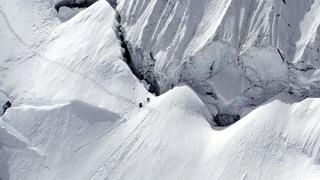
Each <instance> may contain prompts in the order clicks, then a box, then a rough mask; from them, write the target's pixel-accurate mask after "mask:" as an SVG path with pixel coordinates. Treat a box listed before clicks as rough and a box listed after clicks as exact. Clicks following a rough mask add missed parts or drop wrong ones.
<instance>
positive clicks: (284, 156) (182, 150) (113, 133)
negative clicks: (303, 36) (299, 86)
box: [0, 87, 320, 180]
mask: <svg viewBox="0 0 320 180" xmlns="http://www.w3.org/2000/svg"><path fill="white" fill-rule="evenodd" d="M279 97H281V98H279V99H277V98H276V99H275V100H272V101H271V102H269V103H267V104H265V105H262V106H261V107H259V108H257V109H256V110H254V111H253V112H251V113H249V114H248V115H247V116H245V117H244V118H242V120H241V121H240V122H238V123H236V124H234V125H233V126H231V127H230V128H228V129H212V128H211V126H210V124H209V123H208V122H207V118H208V116H210V112H209V111H208V110H207V109H206V105H205V104H204V103H203V102H202V100H201V99H200V98H199V97H198V96H197V95H196V94H195V93H194V92H193V91H192V90H191V89H190V88H188V87H179V88H174V89H173V90H171V91H169V92H167V93H165V94H163V95H162V96H160V97H153V98H152V99H151V102H150V103H149V104H145V106H144V108H143V109H141V110H133V111H136V114H132V116H130V117H129V118H128V119H123V118H122V117H120V116H119V115H118V114H116V113H113V112H110V111H108V110H106V109H101V108H98V107H95V106H93V105H89V104H86V103H83V102H79V101H76V102H70V103H64V104H55V105H43V106H33V105H20V106H19V107H15V108H12V109H10V110H8V113H7V114H6V115H5V116H4V117H3V118H2V120H1V121H0V122H1V129H0V142H1V144H2V146H3V150H2V151H3V153H1V154H0V160H2V159H3V160H5V161H0V162H2V166H4V167H7V168H6V174H8V175H9V177H10V179H19V177H22V176H23V177H24V179H26V180H28V179H30V180H31V179H32V180H37V179H39V180H40V179H113V180H118V179H122V180H124V179H130V180H131V179H140V180H144V179H145V180H147V179H154V180H157V179H159V180H162V179H195V180H196V179H203V180H206V179H208V180H209V179H211V180H212V179H217V180H218V179H219V180H233V179H239V178H240V179H241V178H242V179H247V180H256V179H259V180H264V179H265V180H267V179H279V180H281V179H283V180H286V179H297V180H300V179H319V178H320V171H319V169H318V162H319V152H318V145H319V143H320V142H319V138H318V137H319V136H318V135H319V128H318V127H320V126H319V125H318V124H319V123H318V119H317V118H316V117H318V115H319V113H320V111H319V108H318V106H319V105H320V101H319V100H318V99H307V100H304V101H302V102H293V101H292V100H290V98H283V96H279ZM9 137H10V138H11V139H10V138H9ZM8 142H9V144H8ZM10 144H11V145H10ZM12 144H13V145H12ZM19 144H20V145H19ZM2 171H4V170H2ZM0 172H1V171H0ZM48 177H50V178H48Z"/></svg>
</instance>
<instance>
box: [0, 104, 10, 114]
mask: <svg viewBox="0 0 320 180" xmlns="http://www.w3.org/2000/svg"><path fill="white" fill-rule="evenodd" d="M10 107H11V102H10V101H7V102H6V103H5V104H4V105H3V106H2V114H1V115H3V114H4V113H5V112H6V111H7V109H9V108H10Z"/></svg>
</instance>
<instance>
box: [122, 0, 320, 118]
mask: <svg viewBox="0 0 320 180" xmlns="http://www.w3.org/2000/svg"><path fill="white" fill-rule="evenodd" d="M117 9H118V11H119V13H120V15H121V18H122V26H123V29H124V32H125V33H124V36H125V39H126V41H127V42H128V47H129V48H130V51H131V55H132V57H133V58H132V59H133V64H134V65H135V68H136V69H137V70H138V71H139V72H140V73H141V74H145V78H149V82H155V83H156V84H157V85H159V91H160V92H161V93H163V92H166V91H167V90H168V89H171V88H172V87H173V86H176V85H179V84H188V85H189V86H191V87H192V88H193V89H194V90H195V91H196V92H197V93H198V95H200V97H201V98H202V99H203V100H204V101H205V102H206V104H207V105H208V106H209V107H210V109H211V111H212V113H213V114H217V113H219V114H232V115H235V114H241V113H243V111H244V109H248V108H249V109H250V108H254V107H256V106H257V105H260V104H261V103H263V102H265V101H266V100H268V99H270V98H271V97H273V96H274V95H275V94H278V93H279V92H282V91H289V92H290V94H292V95H294V96H297V97H302V98H306V97H310V96H313V97H315V96H319V95H320V90H319V88H316V87H319V85H320V74H319V72H320V71H319V69H320V38H319V34H320V26H319V24H320V19H319V18H316V17H319V15H320V2H319V1H314V0H306V1H301V0H292V1H289V2H287V1H279V0H262V1H260V0H259V1H258V0H248V1H240V0H204V1H198V0H187V1H185V0H150V1H144V0H120V1H119V6H118V7H117Z"/></svg>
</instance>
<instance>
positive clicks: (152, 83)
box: [116, 13, 160, 96]
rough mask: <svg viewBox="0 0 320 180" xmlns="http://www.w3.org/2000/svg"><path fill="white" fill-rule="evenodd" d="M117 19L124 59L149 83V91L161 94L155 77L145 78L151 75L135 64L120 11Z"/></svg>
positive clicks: (138, 75) (118, 34)
mask: <svg viewBox="0 0 320 180" xmlns="http://www.w3.org/2000/svg"><path fill="white" fill-rule="evenodd" d="M116 20H117V22H118V24H117V25H116V34H117V37H118V39H119V40H120V43H121V48H122V49H123V51H122V55H123V59H124V61H125V62H126V63H127V65H128V66H129V68H130V70H131V72H132V73H133V74H134V75H135V76H136V77H137V78H138V79H139V80H143V81H145V82H146V83H148V85H149V88H148V91H149V92H150V93H152V94H155V95H157V96H158V95H160V88H159V85H158V83H157V81H156V80H155V79H150V78H145V77H146V76H149V75H148V74H144V73H142V72H140V71H139V70H138V68H136V66H135V65H134V62H133V60H132V55H131V51H130V46H129V45H128V42H127V41H126V39H125V37H124V33H123V28H122V26H121V16H120V14H119V13H116ZM141 60H143V59H141Z"/></svg>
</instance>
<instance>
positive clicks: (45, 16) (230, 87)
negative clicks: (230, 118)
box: [0, 0, 320, 180]
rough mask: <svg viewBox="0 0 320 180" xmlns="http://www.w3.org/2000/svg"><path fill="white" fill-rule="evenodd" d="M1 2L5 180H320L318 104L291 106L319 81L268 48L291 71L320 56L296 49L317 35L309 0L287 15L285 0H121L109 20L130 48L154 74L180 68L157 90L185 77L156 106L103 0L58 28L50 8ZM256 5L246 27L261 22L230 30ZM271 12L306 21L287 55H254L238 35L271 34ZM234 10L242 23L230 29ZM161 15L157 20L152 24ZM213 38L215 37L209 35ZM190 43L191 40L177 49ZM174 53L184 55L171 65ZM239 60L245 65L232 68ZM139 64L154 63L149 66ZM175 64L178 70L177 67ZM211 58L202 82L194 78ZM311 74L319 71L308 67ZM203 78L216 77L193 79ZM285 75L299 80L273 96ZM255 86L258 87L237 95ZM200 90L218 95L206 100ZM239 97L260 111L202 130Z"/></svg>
mask: <svg viewBox="0 0 320 180" xmlns="http://www.w3.org/2000/svg"><path fill="white" fill-rule="evenodd" d="M0 1H1V3H0V40H1V45H2V46H1V47H0V75H1V78H0V103H1V104H0V105H2V104H3V103H4V102H5V101H7V100H10V101H11V102H12V104H13V107H12V108H9V109H8V110H7V112H6V113H5V114H4V116H2V117H1V118H0V177H1V178H2V179H3V180H20V179H24V180H47V179H48V180H56V179H59V180H60V179H61V180H73V179H77V180H78V179H81V180H82V179H83V180H88V179H92V180H93V179H97V180H100V179H110V180H151V179H152V180H171V179H172V180H178V179H185V180H188V179H190V180H199V179H201V180H207V179H208V180H209V179H210V180H264V179H265V180H270V179H277V180H288V179H293V180H302V179H303V180H318V179H320V166H319V163H320V138H319V137H320V121H319V117H320V109H319V107H320V99H319V98H307V99H304V100H302V101H297V100H296V98H295V94H296V95H297V93H298V92H301V93H306V94H308V93H309V94H310V96H311V95H314V94H313V93H314V92H316V91H317V89H319V86H316V85H317V84H314V86H312V87H314V88H315V89H312V88H309V86H310V83H309V82H311V81H317V80H318V75H317V73H319V72H318V70H317V69H316V70H313V71H312V72H306V73H301V74H300V73H297V72H296V71H294V72H293V70H290V68H288V66H287V65H286V63H284V62H282V59H281V58H279V54H277V51H276V47H277V46H270V44H269V42H270V41H271V42H272V43H275V44H277V45H279V47H280V48H281V51H282V52H283V54H285V55H286V60H287V61H288V62H292V63H295V64H296V65H298V64H299V63H298V62H299V61H300V58H301V57H307V56H308V57H310V58H312V57H319V55H317V54H312V53H311V51H310V49H308V48H306V47H307V46H306V44H313V45H314V46H313V45H312V47H315V46H316V45H317V42H319V41H317V40H318V32H316V31H313V30H314V29H312V28H318V26H319V22H317V20H318V17H319V16H318V11H317V9H319V8H318V7H319V6H318V5H319V2H318V1H317V0H314V1H303V2H304V3H303V4H304V5H306V7H305V6H302V5H301V3H299V2H302V1H298V0H296V1H290V2H289V1H287V6H290V7H291V6H292V7H294V8H296V9H294V8H292V7H291V8H290V9H289V8H288V9H289V10H283V9H284V5H283V4H278V6H273V5H274V4H273V3H275V1H270V2H269V1H257V2H256V1H235V0H228V1H227V0H223V1H216V0H207V1H196V0H188V1H170V0H169V1H163V0H158V1H155V0H150V1H147V0H144V1H142V0H136V1H135V0H120V1H119V5H118V7H117V11H119V12H120V14H122V15H121V17H122V22H121V23H123V29H124V30H125V31H126V38H127V39H128V40H129V42H130V44H131V45H132V47H131V48H132V50H133V49H134V48H136V47H135V46H136V45H137V44H139V46H140V45H141V46H140V48H141V49H140V50H141V51H146V52H147V53H146V54H149V50H150V48H154V47H155V46H157V48H156V49H157V50H155V51H153V50H152V54H153V56H154V58H156V64H155V67H154V68H155V69H158V70H161V71H162V69H163V67H166V69H167V70H169V69H170V71H167V72H170V73H173V72H176V73H178V74H176V75H174V76H171V75H170V73H168V74H166V75H165V76H163V79H162V80H163V82H165V81H168V82H165V83H168V84H171V83H172V82H175V81H174V80H172V79H171V78H177V77H182V78H184V79H185V80H188V82H184V83H181V84H187V85H180V86H177V87H175V88H173V89H171V90H168V91H167V92H165V91H163V92H165V93H163V94H162V95H161V96H158V97H155V96H153V95H152V94H150V93H149V92H148V91H147V90H146V89H145V88H144V85H143V84H142V83H141V82H140V81H139V80H138V79H137V78H136V77H135V76H134V75H133V73H132V72H131V71H130V68H129V67H128V65H127V64H126V63H125V62H124V61H123V57H122V51H123V49H121V46H120V42H119V40H118V39H117V36H116V32H115V31H116V26H117V25H118V22H117V21H116V18H115V15H116V12H115V10H114V9H112V8H111V6H110V5H109V4H108V3H107V2H106V1H104V0H100V1H98V2H96V3H95V4H94V5H92V6H90V7H89V8H87V9H84V10H82V11H80V12H78V13H75V14H74V15H73V17H71V19H69V18H70V17H68V18H67V19H61V14H57V13H56V12H55V10H54V8H53V7H54V3H55V1H53V0H52V1H50V0H37V1H35V0H32V1H31V0H30V1H20V0H19V1H18V0H10V1H8V0H0ZM165 2H166V3H165ZM249 2H251V4H250V3H249ZM258 2H259V3H258ZM279 3H282V1H279ZM248 5H250V6H249V7H251V8H249V10H247V8H248ZM299 5H300V6H299ZM255 6H257V7H259V8H258V10H256V11H257V12H259V13H257V14H255V15H254V16H253V17H254V18H255V20H253V19H252V20H251V19H250V18H249V19H250V21H252V22H253V23H257V25H255V26H249V25H248V26H247V25H246V27H247V28H248V29H253V30H252V31H251V30H250V31H247V30H239V29H238V30H237V29H235V27H239V28H240V27H242V26H239V24H238V25H234V23H233V22H237V23H239V22H241V23H248V22H250V21H249V20H248V17H247V15H245V14H246V13H249V12H251V13H252V11H251V10H252V9H255V8H257V7H255ZM272 6H273V7H274V8H275V9H278V8H280V9H279V10H274V11H276V12H278V11H281V12H286V13H292V14H290V15H291V16H292V17H291V16H290V17H288V18H289V19H295V18H298V17H299V18H300V19H303V20H301V25H303V24H304V25H305V26H308V27H309V26H310V28H311V29H310V28H309V29H303V31H301V33H302V37H301V38H300V39H295V40H296V42H297V44H299V46H297V48H296V49H295V50H294V51H297V52H293V51H292V49H291V50H290V48H287V49H286V42H285V41H284V40H283V39H282V38H284V37H283V36H282V35H281V36H280V35H279V36H268V38H262V39H261V41H259V42H261V43H262V44H263V45H264V46H265V47H264V48H262V47H261V46H260V45H261V44H260V45H257V46H252V44H251V43H252V42H251V41H250V40H252V41H253V40H256V38H253V39H250V38H244V39H242V37H244V36H243V35H242V33H245V34H247V35H246V36H248V37H251V36H252V37H253V36H254V37H258V36H255V35H257V34H255V33H257V32H264V31H263V30H266V31H269V30H270V31H271V29H272V28H271V27H269V26H268V23H267V22H269V20H268V18H270V16H269V15H270V14H269V13H270V12H271V11H272ZM307 6H310V8H309V9H308V8H307ZM151 7H152V8H151ZM186 7H187V9H186ZM240 7H242V8H240ZM196 8H200V10H195V9H196ZM201 8H202V9H201ZM297 8H298V9H297ZM299 8H300V9H299ZM127 11H128V12H127ZM238 11H239V12H238ZM125 12H127V14H126V15H125ZM233 12H234V13H236V15H238V14H237V13H240V14H243V16H237V18H239V19H238V20H235V21H233V19H232V18H230V17H236V15H233ZM294 12H295V13H294ZM131 13H132V14H134V15H135V16H131V15H132V14H131ZM149 13H151V14H153V15H150V14H149ZM190 13H191V14H190ZM260 13H261V14H260ZM263 13H265V14H263ZM159 14H162V15H161V17H163V18H161V19H158V18H160V16H159ZM226 14H229V15H228V16H227V15H226ZM282 16H283V15H282ZM179 17H180V18H181V17H182V20H181V19H179ZM250 17H251V16H250ZM253 17H251V18H253ZM130 18H132V19H133V20H132V21H129V20H128V19H130ZM150 18H151V19H150ZM153 18H154V19H153ZM176 18H178V19H176ZM189 18H191V19H192V21H191V20H188V19H189ZM174 19H176V20H174ZM241 19H242V20H241ZM243 19H246V20H243ZM257 19H258V20H257ZM259 19H262V20H261V21H260V20H259ZM311 19H313V21H311ZM171 20H172V21H171ZM180 20H181V23H180V24H179V23H177V22H178V21H179V22H180ZM213 21H214V22H213ZM216 22H219V23H220V22H224V23H221V24H218V23H216ZM259 22H260V24H259ZM272 22H273V21H272ZM193 23H198V24H202V25H197V26H195V25H194V24H193ZM237 23H236V24H237ZM299 23H300V22H299ZM227 25H228V26H227ZM229 25H234V26H231V27H229ZM184 26H186V27H184ZM281 26H282V25H281ZM283 26H284V25H283ZM291 26H292V28H299V26H298V25H297V24H294V23H292V25H291ZM147 27H149V28H155V27H157V28H156V29H157V33H154V34H152V33H147V32H148V31H149V30H148V28H147ZM169 27H170V28H169ZM192 27H193V28H192ZM139 28H140V29H139ZM141 28H142V29H141ZM171 28H172V30H170V29H171ZM190 28H191V29H190ZM255 28H259V30H256V29H255ZM268 28H271V29H268ZM174 29H175V30H174ZM177 29H178V30H177ZM240 29H241V28H240ZM280 29H282V28H280ZM273 30H274V29H273ZM278 30H279V29H278ZM282 30H283V29H282ZM229 31H235V32H229ZM305 31H308V32H305ZM309 31H310V32H309ZM172 32H177V33H178V34H179V33H180V35H178V34H172ZM212 32H219V33H218V34H219V36H218V40H217V38H215V37H214V36H213V35H212V34H211V33H212ZM292 32H300V31H292ZM184 33H186V34H184ZM188 33H191V34H192V35H188ZM193 33H194V34H193ZM234 33H236V34H238V35H235V34H234ZM277 33H279V34H281V32H277ZM240 34H241V35H240ZM151 35H152V36H151ZM222 37H223V38H222ZM275 37H277V38H278V39H277V38H276V39H274V38H275ZM144 38H145V39H144ZM150 38H151V41H150ZM186 38H187V39H188V38H190V39H189V40H187V41H188V43H184V42H183V41H184V39H186ZM228 38H229V40H228ZM230 38H231V39H232V40H231V39H230ZM197 39H200V40H197ZM147 40H149V43H151V44H148V46H147V44H145V42H147ZM171 41H174V42H181V43H182V42H183V43H182V44H181V43H172V42H171ZM189 41H190V42H189ZM231 41H232V42H234V43H235V44H237V43H240V42H241V43H240V44H241V48H240V49H241V50H240V51H239V49H238V48H230V47H232V46H234V45H235V44H232V43H231V45H230V42H231ZM134 43H136V44H134ZM282 43H284V44H282ZM152 44H153V45H152ZM275 44H273V45H275ZM318 45H319V43H318ZM139 46H137V47H139ZM148 48H149V49H148ZM138 49H139V48H138ZM158 50H159V51H158ZM138 51H139V50H137V51H136V50H134V51H133V57H134V58H137V57H141V54H139V53H137V52H138ZM182 51H183V52H182ZM135 53H136V54H135ZM170 53H173V54H175V53H178V54H179V53H182V54H180V55H179V57H180V58H178V55H177V54H176V55H174V56H172V55H173V54H170ZM239 53H240V54H241V56H240V62H239V63H240V64H241V67H244V70H242V68H240V66H239V67H238V66H237V65H235V64H234V63H235V61H234V59H236V60H237V59H238V56H239ZM146 54H144V55H146ZM134 55H136V56H134ZM144 55H143V56H144ZM149 55H150V54H149ZM171 56H172V57H171ZM168 57H170V59H167V58H168ZM184 57H188V58H190V59H188V58H187V59H188V60H187V59H185V58H184ZM218 57H219V58H218ZM222 57H223V58H222ZM288 57H291V58H289V59H287V58H288ZM212 58H214V60H212ZM135 60H137V59H135ZM140 60H141V62H142V61H145V63H146V64H147V65H148V63H150V62H149V60H148V59H145V57H143V58H142V59H140ZM185 60H186V62H188V63H186V64H187V65H186V66H180V63H182V62H185ZM213 61H214V65H213V66H212V69H213V71H214V72H211V73H213V74H214V75H213V76H212V77H211V75H209V74H208V72H207V71H205V70H204V69H206V68H207V69H208V68H210V67H211V65H212V62H213ZM190 62H191V63H190ZM135 63H137V64H139V63H140V62H139V61H136V62H135ZM312 66H313V67H315V68H318V67H317V64H316V63H313V64H312ZM181 67H184V68H183V70H186V71H185V72H184V71H180V70H179V68H181ZM295 68H301V67H300V66H299V67H298V66H297V67H295V66H294V68H293V69H295ZM173 70H174V71H173ZM175 70H177V71H175ZM159 72H160V71H159ZM179 73H181V74H179ZM244 73H245V74H244ZM208 76H210V77H211V78H212V79H211V80H207V81H199V79H202V80H203V79H206V78H207V77H208ZM292 76H295V77H297V79H298V80H297V81H296V82H293V81H290V82H291V83H292V84H295V86H294V87H293V85H292V88H293V90H292V91H293V92H294V95H293V96H292V95H288V94H287V93H280V94H278V93H279V92H281V91H282V90H283V87H282V86H285V84H286V83H287V84H290V83H288V82H289V81H286V80H284V79H289V77H292ZM248 78H249V80H248ZM301 79H305V80H306V81H304V82H303V83H302V81H300V80H301ZM159 80H160V79H159ZM162 80H161V81H159V82H162ZM189 81H190V82H189ZM191 82H199V84H197V85H200V86H201V88H199V89H195V88H194V86H193V85H195V84H193V83H191ZM252 82H253V84H256V83H258V86H257V87H260V89H259V88H256V87H254V88H252V89H250V88H249V90H247V87H248V86H250V84H252ZM201 83H203V84H201ZM259 83H261V84H259ZM248 84H249V85H248ZM188 85H189V86H188ZM190 86H191V87H190ZM207 86H209V89H212V92H214V93H216V94H217V95H218V96H219V98H218V100H212V99H207V98H204V97H205V96H203V94H205V93H206V92H207V89H206V88H204V89H203V87H207ZM261 86H263V87H262V88H261ZM235 87H237V88H239V89H241V91H239V90H238V89H234V88H235ZM266 87H268V88H266ZM265 88H266V89H268V91H267V92H266V91H265V90H266V89H265ZM284 88H289V87H284ZM164 89H165V88H164ZM194 89H195V90H194ZM297 89H298V90H297ZM201 90H203V92H202V91H201ZM242 90H243V91H245V90H247V91H248V92H249V94H250V93H251V94H250V95H254V97H255V98H257V99H258V100H257V101H256V102H257V103H259V104H262V103H263V104H262V105H260V106H259V107H258V108H256V109H254V110H253V111H251V112H249V113H247V114H246V115H245V116H244V117H243V118H242V119H241V120H240V121H238V122H237V123H235V124H233V125H232V126H229V127H225V128H218V127H215V126H213V127H212V126H211V125H210V123H209V122H210V121H211V120H212V111H213V109H214V108H218V109H219V110H221V109H224V111H225V112H234V111H236V112H240V111H241V112H242V111H243V108H244V107H247V105H246V104H244V102H246V103H248V104H249V103H250V102H247V101H246V99H245V100H243V99H244V98H246V97H247V96H243V94H242ZM210 92H211V91H210ZM275 94H278V95H276V96H274V95H275ZM264 96H267V98H264ZM273 96H274V97H273ZM297 96H298V95H297ZM301 96H303V95H301ZM148 97H149V98H150V99H151V101H150V102H149V103H147V102H146V99H147V98H148ZM303 97H304V96H303ZM267 100H268V101H267ZM140 102H141V103H143V107H142V108H139V107H138V104H139V103H140ZM217 102H218V103H217ZM211 104H213V106H211ZM226 105H227V106H226Z"/></svg>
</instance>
